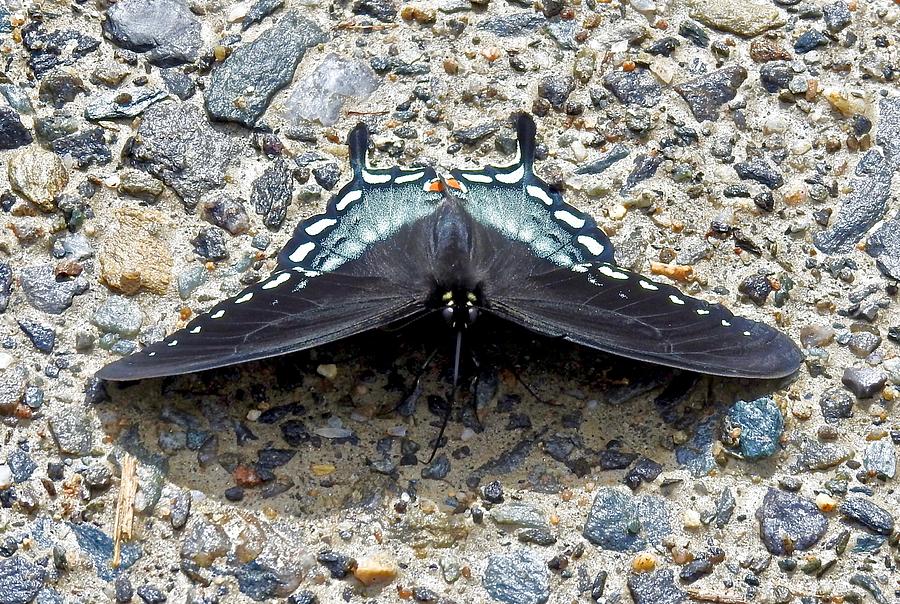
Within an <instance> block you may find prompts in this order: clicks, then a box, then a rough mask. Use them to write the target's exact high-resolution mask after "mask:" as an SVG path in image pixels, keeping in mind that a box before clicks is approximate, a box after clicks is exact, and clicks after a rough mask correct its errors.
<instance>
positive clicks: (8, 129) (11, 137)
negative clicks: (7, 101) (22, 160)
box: [0, 107, 34, 149]
mask: <svg viewBox="0 0 900 604" xmlns="http://www.w3.org/2000/svg"><path fill="white" fill-rule="evenodd" d="M33 140H34V138H33V137H32V136H31V132H30V131H29V130H28V128H26V127H25V126H24V125H23V124H22V120H21V119H20V118H19V114H18V113H16V111H15V109H13V108H12V107H0V149H18V148H19V147H22V146H24V145H27V144H29V143H30V142H31V141H33Z"/></svg>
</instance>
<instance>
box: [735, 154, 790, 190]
mask: <svg viewBox="0 0 900 604" xmlns="http://www.w3.org/2000/svg"><path fill="white" fill-rule="evenodd" d="M734 171H735V172H737V175H738V177H739V178H740V179H741V180H753V181H756V182H758V183H759V184H761V185H765V186H767V187H769V188H770V189H777V188H779V187H780V186H781V185H783V184H784V177H783V176H781V172H779V171H778V170H777V169H775V168H774V167H772V165H771V164H769V162H767V161H766V160H765V159H764V158H762V157H754V158H751V159H748V160H747V161H744V162H740V163H737V164H734Z"/></svg>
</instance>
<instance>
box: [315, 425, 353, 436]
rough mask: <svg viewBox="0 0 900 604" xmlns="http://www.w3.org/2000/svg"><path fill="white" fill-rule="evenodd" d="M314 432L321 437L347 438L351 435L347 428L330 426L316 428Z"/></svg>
mask: <svg viewBox="0 0 900 604" xmlns="http://www.w3.org/2000/svg"><path fill="white" fill-rule="evenodd" d="M314 432H315V433H316V434H318V435H319V436H321V437H322V438H347V437H348V436H352V435H353V432H352V431H351V430H348V429H347V428H332V427H330V426H325V427H322V428H316V429H315V430H314Z"/></svg>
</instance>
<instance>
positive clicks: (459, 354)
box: [425, 329, 462, 465]
mask: <svg viewBox="0 0 900 604" xmlns="http://www.w3.org/2000/svg"><path fill="white" fill-rule="evenodd" d="M461 358H462V330H461V329H460V330H458V331H457V332H456V352H455V353H454V355H453V388H452V389H451V390H450V401H449V404H448V405H447V411H446V412H445V413H444V419H443V421H442V422H441V431H440V432H438V435H437V440H435V441H434V448H433V449H431V455H430V456H429V457H428V461H426V462H425V464H426V465H427V464H430V463H431V462H432V461H433V460H434V456H435V455H437V452H438V447H440V446H441V439H442V438H444V431H445V430H447V424H448V423H450V414H451V413H452V412H453V408H454V407H455V406H456V391H457V389H458V388H459V362H460V359H461Z"/></svg>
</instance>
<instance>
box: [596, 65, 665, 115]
mask: <svg viewBox="0 0 900 604" xmlns="http://www.w3.org/2000/svg"><path fill="white" fill-rule="evenodd" d="M603 85H604V86H605V87H606V88H608V89H609V90H610V92H612V93H613V94H614V95H615V97H616V98H617V99H619V101H621V102H622V103H624V104H626V105H639V106H641V107H648V108H649V107H655V106H656V105H657V104H658V103H659V101H660V98H661V96H662V89H661V88H660V86H659V84H658V83H657V82H656V78H654V77H653V75H652V74H651V73H650V71H648V70H646V69H635V70H634V71H630V72H629V71H618V70H616V71H611V72H610V73H608V74H607V75H606V76H605V77H604V78H603Z"/></svg>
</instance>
